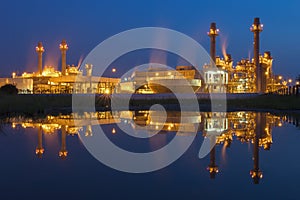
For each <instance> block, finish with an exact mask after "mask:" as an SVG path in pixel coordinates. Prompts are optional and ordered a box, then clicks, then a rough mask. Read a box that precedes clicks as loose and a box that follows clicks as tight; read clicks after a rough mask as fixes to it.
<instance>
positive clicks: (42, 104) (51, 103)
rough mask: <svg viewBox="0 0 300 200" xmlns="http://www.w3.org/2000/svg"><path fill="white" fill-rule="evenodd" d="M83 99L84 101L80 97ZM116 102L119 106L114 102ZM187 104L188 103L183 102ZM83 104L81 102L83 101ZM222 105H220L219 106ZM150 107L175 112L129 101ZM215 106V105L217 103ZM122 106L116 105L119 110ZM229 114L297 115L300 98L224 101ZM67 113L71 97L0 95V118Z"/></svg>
mask: <svg viewBox="0 0 300 200" xmlns="http://www.w3.org/2000/svg"><path fill="white" fill-rule="evenodd" d="M83 98H84V97H83ZM117 101H118V102H123V101H122V99H118V100H117ZM186 101H189V100H186ZM83 102H84V101H83ZM95 102H96V108H97V109H98V110H101V109H102V110H105V109H109V107H107V105H109V100H107V97H106V98H103V97H96V101H95ZM219 103H220V104H221V103H222V102H221V101H220V102H219ZM153 104H162V105H166V108H167V109H170V110H171V109H174V110H177V109H179V106H178V101H177V100H176V99H175V98H171V99H159V98H156V99H155V98H149V99H132V100H131V101H130V108H131V109H147V108H149V107H150V106H151V105H153ZM217 104H218V102H217ZM199 105H200V109H201V110H209V109H210V100H202V99H199ZM123 106H124V107H125V106H126V105H122V104H120V108H122V107H123ZM227 107H228V109H229V110H264V111H268V110H278V111H280V110H281V111H283V110H284V111H295V110H298V111H300V97H299V96H298V97H296V96H277V95H261V96H257V97H251V98H245V99H229V100H227ZM64 111H65V112H71V111H72V95H2V96H0V114H1V115H10V114H16V113H19V114H25V115H28V114H30V115H32V114H48V113H53V112H64Z"/></svg>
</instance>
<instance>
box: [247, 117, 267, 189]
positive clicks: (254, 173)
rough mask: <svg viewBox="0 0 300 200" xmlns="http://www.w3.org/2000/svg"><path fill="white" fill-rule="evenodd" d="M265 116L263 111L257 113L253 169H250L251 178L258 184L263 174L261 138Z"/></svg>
mask: <svg viewBox="0 0 300 200" xmlns="http://www.w3.org/2000/svg"><path fill="white" fill-rule="evenodd" d="M265 122H266V121H265V116H264V115H263V114H261V113H257V114H256V128H255V138H254V143H253V169H252V170H251V171H250V175H251V178H252V179H253V182H254V184H258V183H259V180H260V179H261V178H262V176H263V174H262V172H261V171H260V169H259V138H260V136H261V134H262V133H263V131H264V130H263V128H264V125H265V124H266V123H265Z"/></svg>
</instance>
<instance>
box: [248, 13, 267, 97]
mask: <svg viewBox="0 0 300 200" xmlns="http://www.w3.org/2000/svg"><path fill="white" fill-rule="evenodd" d="M250 30H251V31H252V32H253V34H254V42H253V51H254V52H253V55H254V64H255V67H256V92H258V93H262V92H264V91H262V80H261V79H262V76H263V74H262V69H261V67H260V66H259V33H260V32H261V31H262V30H263V25H262V24H261V23H260V21H259V18H258V17H257V18H254V22H253V24H252V26H251V28H250Z"/></svg>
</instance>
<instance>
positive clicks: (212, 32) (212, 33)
mask: <svg viewBox="0 0 300 200" xmlns="http://www.w3.org/2000/svg"><path fill="white" fill-rule="evenodd" d="M207 34H208V36H209V37H210V57H211V60H212V63H211V65H212V66H214V65H215V62H216V37H217V36H218V35H219V29H217V27H216V23H214V22H213V23H211V24H210V29H209V32H208V33H207Z"/></svg>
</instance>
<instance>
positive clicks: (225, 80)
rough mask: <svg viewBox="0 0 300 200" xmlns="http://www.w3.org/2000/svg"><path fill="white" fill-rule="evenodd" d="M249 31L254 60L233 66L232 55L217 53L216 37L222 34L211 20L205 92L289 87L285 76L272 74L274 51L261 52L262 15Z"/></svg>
mask: <svg viewBox="0 0 300 200" xmlns="http://www.w3.org/2000/svg"><path fill="white" fill-rule="evenodd" d="M250 30H251V31H252V32H253V33H254V42H253V51H254V54H253V55H254V57H253V59H252V60H249V59H242V60H241V61H239V62H237V64H236V66H233V60H232V58H231V55H230V54H226V53H225V55H224V58H221V57H219V56H216V37H217V36H218V35H219V29H217V27H216V23H211V26H210V30H209V32H208V36H209V37H210V56H211V63H210V64H208V65H205V66H204V67H203V70H204V84H205V89H204V92H227V93H270V92H277V91H279V90H281V89H283V88H285V87H286V85H285V84H284V83H283V81H282V77H281V76H278V75H275V74H274V73H273V70H272V63H273V58H272V56H271V53H270V52H269V51H266V52H265V53H264V54H263V55H260V53H259V34H260V32H261V31H262V30H263V25H262V24H261V23H260V20H259V18H255V19H254V23H253V25H252V26H251V28H250Z"/></svg>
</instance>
